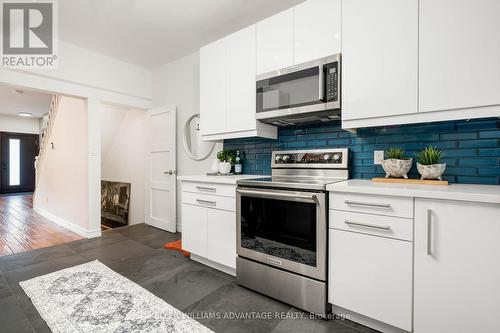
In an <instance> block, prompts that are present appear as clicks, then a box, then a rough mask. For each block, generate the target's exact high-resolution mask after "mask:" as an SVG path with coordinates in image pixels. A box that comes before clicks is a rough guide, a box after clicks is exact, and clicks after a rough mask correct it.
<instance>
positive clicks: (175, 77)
mask: <svg viewBox="0 0 500 333" xmlns="http://www.w3.org/2000/svg"><path fill="white" fill-rule="evenodd" d="M166 104H174V105H176V106H177V174H178V175H181V176H182V175H201V174H205V173H207V172H209V171H210V166H211V164H212V160H213V159H214V158H215V156H216V153H217V151H219V150H220V149H222V144H218V145H217V147H216V148H215V149H214V152H213V153H212V155H211V156H210V157H208V158H207V159H206V160H204V161H193V160H192V159H190V158H189V157H188V155H187V154H186V152H185V151H184V147H183V144H182V136H183V132H182V131H183V129H184V124H185V122H186V121H187V119H188V118H189V117H190V116H191V115H193V114H196V113H199V112H200V53H199V52H195V53H193V54H190V55H188V56H185V57H183V58H181V59H179V60H176V61H174V62H171V63H168V64H166V65H163V66H161V67H159V68H156V69H154V70H153V105H154V106H155V107H159V106H163V105H166ZM177 193H178V195H177V197H178V200H177V225H178V226H180V211H181V209H180V186H179V184H178V186H177Z"/></svg>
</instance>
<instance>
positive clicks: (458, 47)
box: [420, 0, 500, 112]
mask: <svg viewBox="0 0 500 333" xmlns="http://www.w3.org/2000/svg"><path fill="white" fill-rule="evenodd" d="M499 13H500V1H498V0H420V111H422V112H427V111H441V110H450V109H462V108H472V107H480V106H490V105H500V37H499V34H500V19H499V18H498V14H499ZM469 112H474V110H472V111H469Z"/></svg>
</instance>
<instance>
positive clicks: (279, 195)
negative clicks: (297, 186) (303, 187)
mask: <svg viewBox="0 0 500 333" xmlns="http://www.w3.org/2000/svg"><path fill="white" fill-rule="evenodd" d="M237 192H238V193H240V194H243V195H245V194H246V195H257V196H266V197H273V198H278V199H279V198H283V199H286V198H292V199H295V198H298V199H306V200H311V201H314V200H315V199H316V195H314V194H310V195H307V194H293V193H281V192H280V193H274V192H269V191H252V190H237Z"/></svg>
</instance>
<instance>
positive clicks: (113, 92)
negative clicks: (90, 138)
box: [0, 41, 152, 108]
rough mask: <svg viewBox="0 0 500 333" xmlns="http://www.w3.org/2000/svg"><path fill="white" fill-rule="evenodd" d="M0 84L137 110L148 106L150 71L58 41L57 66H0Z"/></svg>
mask: <svg viewBox="0 0 500 333" xmlns="http://www.w3.org/2000/svg"><path fill="white" fill-rule="evenodd" d="M0 83H3V84H9V85H14V86H20V87H25V88H30V89H35V90H40V91H44V92H50V93H57V94H62V95H69V96H75V97H84V98H87V97H92V98H96V99H98V100H101V101H104V102H108V103H115V104H121V105H129V106H134V107H139V108H142V107H144V108H147V107H149V106H150V103H151V97H152V72H151V70H149V69H146V68H142V67H139V66H136V65H132V64H128V63H125V62H122V61H119V60H117V59H114V58H110V57H107V56H104V55H101V54H98V53H95V52H91V51H89V50H86V49H83V48H80V47H78V46H75V45H73V44H70V43H67V42H65V41H59V66H58V68H57V69H50V70H31V71H28V70H22V71H21V70H12V69H7V68H4V67H0Z"/></svg>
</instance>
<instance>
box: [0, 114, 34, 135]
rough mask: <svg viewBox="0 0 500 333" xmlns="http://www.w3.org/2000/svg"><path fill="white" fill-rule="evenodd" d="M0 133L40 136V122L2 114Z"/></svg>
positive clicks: (0, 115) (0, 117)
mask: <svg viewBox="0 0 500 333" xmlns="http://www.w3.org/2000/svg"><path fill="white" fill-rule="evenodd" d="M0 132H13V133H26V134H40V120H39V119H38V118H23V117H19V116H11V115H3V114H0Z"/></svg>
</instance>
